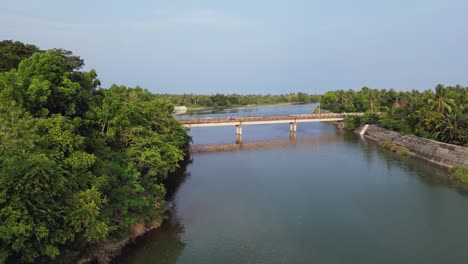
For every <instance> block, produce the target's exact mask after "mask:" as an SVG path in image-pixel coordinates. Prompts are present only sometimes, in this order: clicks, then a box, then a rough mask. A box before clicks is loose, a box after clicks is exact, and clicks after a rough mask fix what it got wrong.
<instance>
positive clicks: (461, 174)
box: [450, 167, 468, 183]
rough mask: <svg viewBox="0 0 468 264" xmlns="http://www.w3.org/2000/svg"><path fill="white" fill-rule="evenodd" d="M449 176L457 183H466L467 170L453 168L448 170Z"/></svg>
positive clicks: (467, 177)
mask: <svg viewBox="0 0 468 264" xmlns="http://www.w3.org/2000/svg"><path fill="white" fill-rule="evenodd" d="M450 176H451V177H452V178H453V179H454V180H455V181H457V182H462V183H468V168H467V167H454V168H452V169H451V170H450Z"/></svg>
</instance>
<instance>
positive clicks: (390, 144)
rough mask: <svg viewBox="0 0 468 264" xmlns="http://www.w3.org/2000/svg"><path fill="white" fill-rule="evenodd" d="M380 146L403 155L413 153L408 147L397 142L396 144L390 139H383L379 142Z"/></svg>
mask: <svg viewBox="0 0 468 264" xmlns="http://www.w3.org/2000/svg"><path fill="white" fill-rule="evenodd" d="M379 146H381V147H383V148H385V149H388V150H390V151H391V152H394V153H396V154H398V155H402V156H409V155H412V154H411V151H409V149H407V148H405V147H402V146H398V145H397V144H395V143H393V142H390V141H381V142H379Z"/></svg>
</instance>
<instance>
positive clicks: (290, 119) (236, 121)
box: [179, 113, 363, 135]
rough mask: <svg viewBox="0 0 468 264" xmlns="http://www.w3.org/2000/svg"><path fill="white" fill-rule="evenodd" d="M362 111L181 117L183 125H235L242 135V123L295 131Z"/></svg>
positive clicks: (237, 131)
mask: <svg viewBox="0 0 468 264" xmlns="http://www.w3.org/2000/svg"><path fill="white" fill-rule="evenodd" d="M362 114H363V113H339V114H337V113H327V114H303V115H276V116H237V117H206V118H193V119H181V120H179V122H181V123H182V124H183V125H184V126H185V127H189V128H192V127H210V126H236V134H237V135H242V126H244V125H262V124H284V123H286V124H287V123H289V131H290V132H296V131H297V123H305V122H339V121H343V120H344V118H345V117H346V116H360V115H362Z"/></svg>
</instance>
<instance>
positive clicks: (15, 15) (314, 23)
mask: <svg viewBox="0 0 468 264" xmlns="http://www.w3.org/2000/svg"><path fill="white" fill-rule="evenodd" d="M1 2H2V3H1V5H0V6H1V7H0V25H2V26H1V29H0V39H2V40H3V39H13V40H19V41H22V42H25V43H31V44H35V45H37V46H39V47H40V48H41V49H50V48H64V49H68V50H71V51H73V52H74V53H75V54H76V55H79V56H81V57H82V58H83V59H84V60H85V63H86V67H85V69H86V70H89V69H96V70H97V72H98V75H99V79H100V80H101V81H102V84H103V86H104V87H108V86H110V85H111V84H114V83H115V84H121V85H127V86H136V85H140V86H141V87H143V88H146V89H148V90H150V91H152V92H155V93H198V94H212V93H241V94H246V93H263V94H266V93H271V94H279V93H289V92H298V91H302V92H307V93H323V92H325V91H327V90H333V89H359V88H361V87H363V86H367V87H371V88H387V89H389V88H394V89H396V90H403V91H405V90H411V89H419V90H425V89H432V88H433V87H435V85H436V84H438V83H442V84H446V85H455V84H461V85H464V86H466V85H468V22H467V14H468V1H466V0H444V1H441V0H391V1H377V0H353V1H350V0H326V1H325V0H323V1H317V0H288V1H275V0H236V1H220V0H198V1H195V0H185V1H182V0H167V1H158V0H133V1H128V0H126V1H120V0H113V1H108V0H93V1H91V0H80V1H67V0H60V1H59V0H40V1H38V0H1Z"/></svg>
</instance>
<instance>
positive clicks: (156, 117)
mask: <svg viewBox="0 0 468 264" xmlns="http://www.w3.org/2000/svg"><path fill="white" fill-rule="evenodd" d="M82 66H83V61H82V60H81V59H80V58H79V57H77V56H74V55H73V54H72V53H70V52H67V51H63V50H51V51H45V52H36V53H34V54H33V55H31V56H29V57H28V58H26V59H24V60H23V61H22V62H21V63H20V64H19V66H18V68H17V69H11V70H10V71H7V72H4V73H0V101H1V102H2V104H1V105H0V223H2V224H1V225H0V263H1V262H4V261H7V262H21V263H32V262H35V263H51V262H67V261H71V259H72V258H73V257H75V256H77V254H79V253H80V252H82V251H84V250H91V251H92V250H93V249H95V248H96V246H97V245H99V244H102V243H105V242H107V241H119V240H122V239H125V238H126V237H128V235H129V232H130V231H131V227H132V226H133V225H135V224H147V225H151V223H153V222H154V221H159V222H160V221H161V220H162V214H163V208H164V207H163V206H162V205H163V200H164V196H165V186H164V182H165V180H166V179H167V177H169V175H170V174H171V173H172V172H173V171H174V170H175V169H176V168H177V167H178V164H179V162H180V161H181V160H183V159H184V155H185V151H186V148H187V146H188V144H189V141H190V138H189V137H188V136H187V133H186V130H185V128H183V127H182V126H181V125H180V123H179V122H177V121H176V120H175V119H174V118H173V116H172V111H173V105H172V104H171V103H169V102H167V101H161V100H158V99H156V98H155V96H154V95H152V94H151V93H149V92H148V91H146V90H143V89H141V88H139V87H136V88H127V87H124V86H117V85H113V86H112V87H111V88H110V89H101V88H98V86H99V83H100V82H99V80H98V79H97V74H96V72H95V71H94V70H91V71H89V72H84V71H79V69H80V68H81V67H82Z"/></svg>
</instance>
